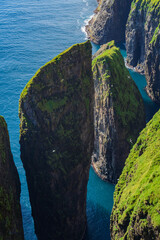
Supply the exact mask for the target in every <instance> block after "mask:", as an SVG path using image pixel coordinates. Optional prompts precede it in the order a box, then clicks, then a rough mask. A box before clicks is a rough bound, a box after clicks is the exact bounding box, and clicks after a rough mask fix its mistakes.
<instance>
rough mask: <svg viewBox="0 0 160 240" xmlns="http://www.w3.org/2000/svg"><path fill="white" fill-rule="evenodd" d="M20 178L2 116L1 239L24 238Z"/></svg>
mask: <svg viewBox="0 0 160 240" xmlns="http://www.w3.org/2000/svg"><path fill="white" fill-rule="evenodd" d="M20 192H21V187H20V180H19V176H18V172H17V169H16V167H15V164H14V161H13V156H12V153H11V148H10V141H9V134H8V130H7V124H6V122H5V120H4V118H3V117H2V116H0V239H1V240H24V235H23V225H22V215H21V207H20Z"/></svg>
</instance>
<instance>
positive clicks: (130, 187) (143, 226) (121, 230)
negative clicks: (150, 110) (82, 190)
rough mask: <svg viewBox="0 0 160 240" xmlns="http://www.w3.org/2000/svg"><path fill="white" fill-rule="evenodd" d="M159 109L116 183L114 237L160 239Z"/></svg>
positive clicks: (132, 239) (146, 239) (133, 149)
mask: <svg viewBox="0 0 160 240" xmlns="http://www.w3.org/2000/svg"><path fill="white" fill-rule="evenodd" d="M159 172H160V111H159V112H158V113H156V114H155V116H154V117H153V119H152V120H151V121H150V122H149V123H148V124H147V126H146V128H145V129H143V131H142V132H141V133H140V136H139V138H138V140H137V142H136V144H135V145H134V147H133V148H132V150H131V152H130V154H129V157H128V159H127V160H126V165H125V167H124V169H123V172H122V175H121V176H120V179H119V181H118V184H117V185H116V189H115V193H114V206H113V210H112V215H111V237H112V239H113V240H119V239H130V240H135V239H142V240H151V239H154V240H159V239H160V202H159V199H160V192H159V189H160V174H159Z"/></svg>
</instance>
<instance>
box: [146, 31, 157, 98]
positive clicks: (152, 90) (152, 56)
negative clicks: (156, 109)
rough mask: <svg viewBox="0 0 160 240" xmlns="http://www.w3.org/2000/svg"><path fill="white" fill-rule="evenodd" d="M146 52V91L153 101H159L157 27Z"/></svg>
mask: <svg viewBox="0 0 160 240" xmlns="http://www.w3.org/2000/svg"><path fill="white" fill-rule="evenodd" d="M154 36H155V37H153V39H152V41H151V43H150V45H149V49H148V52H147V56H146V66H145V75H146V80H147V87H146V90H147V93H148V95H149V96H150V97H151V99H152V100H153V101H156V102H158V103H160V29H159V27H158V28H157V30H156V31H155V33H154Z"/></svg>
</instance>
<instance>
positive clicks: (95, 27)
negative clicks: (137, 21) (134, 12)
mask: <svg viewBox="0 0 160 240" xmlns="http://www.w3.org/2000/svg"><path fill="white" fill-rule="evenodd" d="M131 2H132V0H121V1H120V0H99V1H98V7H97V9H96V10H95V15H94V16H93V18H92V19H91V20H90V22H89V24H88V25H87V26H86V32H87V34H88V36H89V39H91V41H93V42H94V43H96V44H104V43H107V42H109V41H111V40H115V41H116V42H125V28H126V22H127V18H128V14H129V11H130V6H131Z"/></svg>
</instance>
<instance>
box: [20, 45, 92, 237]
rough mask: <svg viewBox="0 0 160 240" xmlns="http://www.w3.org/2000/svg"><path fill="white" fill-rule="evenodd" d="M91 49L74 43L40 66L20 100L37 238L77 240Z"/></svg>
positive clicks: (82, 212) (85, 169) (82, 219)
mask: <svg viewBox="0 0 160 240" xmlns="http://www.w3.org/2000/svg"><path fill="white" fill-rule="evenodd" d="M91 58H92V50H91V44H90V42H89V41H87V42H86V43H82V44H77V45H74V46H72V47H71V48H69V49H67V50H66V51H65V52H63V53H61V54H60V55H58V56H57V57H55V58H54V59H53V60H52V61H50V62H49V63H47V64H46V65H45V66H43V67H42V68H40V70H39V71H38V72H37V73H36V75H35V76H34V77H33V78H32V79H31V80H30V82H29V83H28V84H27V86H26V87H25V89H24V90H23V92H22V94H21V99H20V121H21V125H20V132H21V133H20V144H21V158H22V161H23V165H24V168H25V171H26V176H27V182H28V187H29V195H30V201H31V206H32V214H33V218H34V222H35V230H36V234H37V236H38V239H39V240H46V239H47V240H53V239H55V240H58V239H60V240H62V239H64V240H68V239H69V240H70V239H72V240H80V239H82V237H83V234H84V232H85V228H86V194H87V182H88V177H89V168H90V159H91V153H92V151H93V141H94V127H93V97H94V84H93V78H92V71H91Z"/></svg>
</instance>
